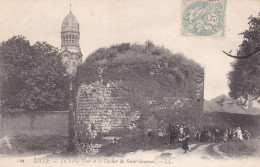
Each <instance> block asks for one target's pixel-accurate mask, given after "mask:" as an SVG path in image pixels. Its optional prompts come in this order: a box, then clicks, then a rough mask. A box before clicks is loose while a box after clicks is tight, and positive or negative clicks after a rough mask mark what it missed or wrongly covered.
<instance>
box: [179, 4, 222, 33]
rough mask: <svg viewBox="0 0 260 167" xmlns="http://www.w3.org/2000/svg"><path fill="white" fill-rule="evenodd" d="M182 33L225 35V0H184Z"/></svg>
mask: <svg viewBox="0 0 260 167" xmlns="http://www.w3.org/2000/svg"><path fill="white" fill-rule="evenodd" d="M182 5H183V11H182V16H181V17H182V32H181V33H182V35H184V36H202V37H203V36H205V37H224V33H225V11H226V1H225V0H206V1H205V0H183V4H182Z"/></svg>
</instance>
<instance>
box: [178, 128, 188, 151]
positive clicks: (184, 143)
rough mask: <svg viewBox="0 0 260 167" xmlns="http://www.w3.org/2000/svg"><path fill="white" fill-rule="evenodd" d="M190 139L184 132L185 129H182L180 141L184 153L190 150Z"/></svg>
mask: <svg viewBox="0 0 260 167" xmlns="http://www.w3.org/2000/svg"><path fill="white" fill-rule="evenodd" d="M189 137H190V136H189V135H188V134H186V133H185V132H184V131H183V128H180V134H179V139H180V141H181V142H182V149H183V150H184V153H186V152H187V150H189V142H188V141H189Z"/></svg>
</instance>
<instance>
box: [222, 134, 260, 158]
mask: <svg viewBox="0 0 260 167" xmlns="http://www.w3.org/2000/svg"><path fill="white" fill-rule="evenodd" d="M219 149H220V151H222V152H224V153H226V154H227V155H228V156H230V157H241V158H243V157H260V137H256V138H253V139H250V140H246V141H239V142H236V141H231V142H227V143H224V144H222V145H221V146H220V147H219Z"/></svg>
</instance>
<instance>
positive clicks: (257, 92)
mask: <svg viewBox="0 0 260 167" xmlns="http://www.w3.org/2000/svg"><path fill="white" fill-rule="evenodd" d="M248 24H249V29H248V30H245V31H244V32H243V33H241V34H242V35H243V37H244V40H243V42H242V44H241V45H240V46H239V50H238V52H237V57H246V58H243V59H236V60H235V61H234V62H233V63H232V70H231V71H230V72H229V73H228V80H229V83H228V84H229V88H230V92H229V95H230V96H231V97H233V98H236V99H239V102H240V104H241V105H245V104H246V102H247V100H248V95H251V96H252V97H253V99H254V100H257V101H258V102H260V52H259V48H260V13H259V15H258V17H252V16H251V17H249V22H248ZM251 53H254V54H251ZM248 55H250V56H248Z"/></svg>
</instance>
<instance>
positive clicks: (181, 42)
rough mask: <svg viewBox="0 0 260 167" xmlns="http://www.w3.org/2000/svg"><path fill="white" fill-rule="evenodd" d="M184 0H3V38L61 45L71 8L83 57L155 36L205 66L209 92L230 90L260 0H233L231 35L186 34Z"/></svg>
mask: <svg viewBox="0 0 260 167" xmlns="http://www.w3.org/2000/svg"><path fill="white" fill-rule="evenodd" d="M182 2H183V1H182V0H0V41H4V40H8V39H9V38H11V37H13V36H15V35H23V36H25V37H26V38H27V39H28V40H29V41H30V42H31V44H33V43H35V42H36V41H47V42H48V43H49V44H51V45H53V46H55V47H58V48H60V47H61V46H60V45H61V39H60V31H61V24H62V21H63V19H64V18H65V17H66V15H67V14H68V13H69V11H70V3H71V5H72V7H71V10H72V13H73V14H74V15H75V16H76V18H77V19H78V21H79V24H80V33H81V34H80V46H81V51H82V54H83V60H84V59H85V58H86V57H87V56H88V55H89V54H90V53H92V52H94V51H95V50H96V49H98V48H100V47H109V46H110V45H113V44H118V43H122V42H130V43H138V44H144V42H145V41H146V40H148V39H149V40H151V41H153V43H154V44H156V45H158V46H164V47H165V48H168V49H169V50H171V51H172V52H173V53H183V54H184V56H185V57H187V58H189V59H192V60H194V61H196V62H198V63H199V64H200V65H201V66H202V67H204V68H205V89H204V96H205V97H204V98H205V99H206V100H210V99H212V98H214V97H216V96H219V95H221V94H226V95H228V92H229V88H228V80H227V74H228V72H229V71H230V70H231V62H233V61H234V59H233V58H230V57H227V56H226V55H224V54H223V53H222V51H223V50H225V51H228V52H229V51H230V50H232V54H235V53H236V51H237V49H238V47H239V45H240V44H241V42H242V40H243V37H242V35H238V34H239V33H241V32H243V31H244V30H246V29H248V21H249V20H248V17H249V16H251V15H253V16H257V15H258V13H259V12H260V10H259V9H260V0H227V7H226V12H225V19H226V21H225V37H224V38H214V37H196V36H194V37H192V36H183V35H181V26H182V24H181V16H182Z"/></svg>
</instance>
